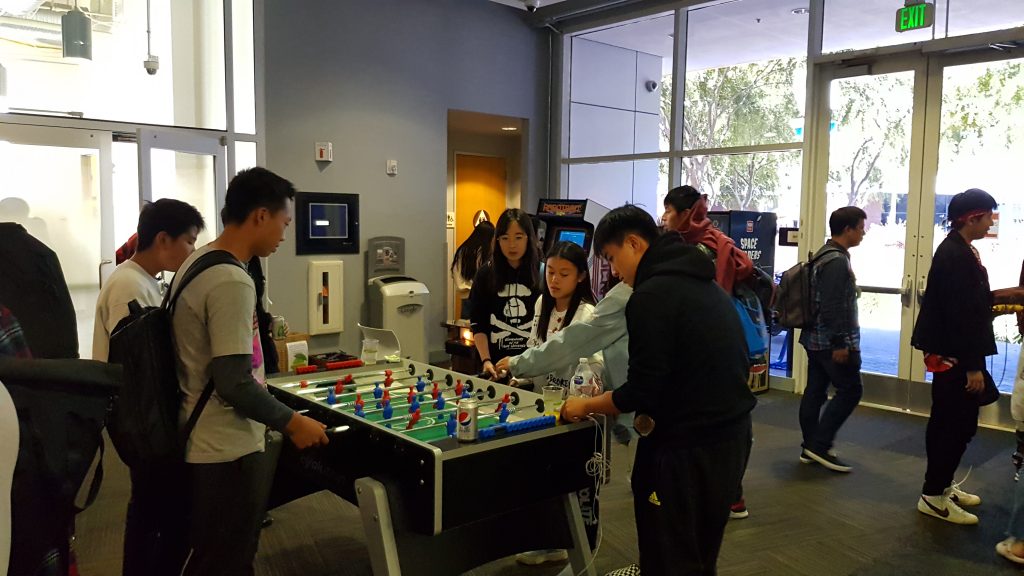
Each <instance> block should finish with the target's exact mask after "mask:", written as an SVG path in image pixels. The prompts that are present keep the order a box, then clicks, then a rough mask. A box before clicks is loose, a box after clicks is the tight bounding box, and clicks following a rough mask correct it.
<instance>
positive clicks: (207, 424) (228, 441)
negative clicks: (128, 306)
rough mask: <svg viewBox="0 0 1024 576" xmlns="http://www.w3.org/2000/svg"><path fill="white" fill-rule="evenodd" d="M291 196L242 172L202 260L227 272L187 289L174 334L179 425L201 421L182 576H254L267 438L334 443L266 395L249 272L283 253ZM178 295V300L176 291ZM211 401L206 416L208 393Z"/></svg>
mask: <svg viewBox="0 0 1024 576" xmlns="http://www.w3.org/2000/svg"><path fill="white" fill-rule="evenodd" d="M294 197H295V188H294V187H293V186H292V184H291V183H290V182H288V181H287V180H285V179H284V178H281V177H280V176H278V175H276V174H274V173H273V172H270V171H269V170H266V169H264V168H250V169H248V170H243V171H242V172H239V173H238V175H236V176H235V177H234V179H232V181H231V184H230V185H229V186H228V190H227V195H226V197H225V200H224V208H223V209H222V210H221V221H222V222H223V224H224V231H223V232H222V233H221V235H220V236H219V237H217V239H216V240H214V241H213V242H211V243H210V244H209V245H208V246H205V247H203V248H201V249H200V250H197V251H196V252H195V254H193V255H192V257H190V258H189V259H188V260H187V261H186V262H185V265H184V266H183V269H187V268H188V267H189V266H190V265H191V264H192V263H193V262H195V261H197V260H199V259H200V258H203V256H204V255H205V254H210V253H213V252H216V251H223V252H227V253H228V254H230V255H231V256H233V257H234V260H235V262H234V264H236V265H230V266H224V265H219V266H213V267H211V268H209V269H208V270H205V271H204V272H202V273H201V274H199V275H198V276H196V278H195V279H194V281H192V282H191V283H190V284H189V285H188V286H187V287H184V288H182V289H181V293H180V297H179V299H178V301H177V305H176V306H175V307H174V312H173V318H172V325H173V333H174V342H175V349H176V351H177V355H178V381H179V382H180V385H181V390H182V392H183V393H184V400H183V402H182V407H181V412H180V418H179V422H180V423H183V424H184V423H186V421H187V420H188V419H189V418H190V417H191V416H192V415H193V412H194V411H199V410H202V411H201V412H199V417H198V420H197V421H196V424H195V428H194V430H193V431H192V433H191V436H190V437H189V438H188V441H187V443H186V449H185V462H186V466H187V468H188V471H187V474H188V484H189V488H190V497H191V502H190V524H189V544H190V547H191V553H190V556H189V558H188V561H187V562H186V564H185V568H184V570H183V572H182V574H184V575H186V576H198V575H217V576H235V575H241V574H246V575H251V574H252V573H253V566H252V563H253V559H254V558H255V555H256V548H257V544H258V541H259V529H260V523H261V521H262V519H263V514H264V511H265V507H266V502H267V496H268V492H269V489H270V486H269V484H268V483H267V482H266V480H265V466H266V464H265V463H264V462H263V455H264V434H265V431H266V428H267V427H270V428H272V429H275V430H279V431H281V432H283V433H284V434H285V435H286V436H288V437H289V438H290V439H291V441H292V443H294V444H295V445H296V447H298V448H300V449H303V448H308V447H312V446H318V445H324V444H326V443H327V442H328V439H327V436H326V434H325V432H324V430H325V427H324V426H323V425H322V424H320V423H319V422H317V421H315V420H312V419H310V418H307V417H306V416H303V415H301V414H298V413H296V412H294V411H292V410H291V409H290V408H288V407H287V406H285V405H284V404H282V403H281V402H279V401H277V400H276V399H275V398H274V397H273V396H271V395H270V393H269V392H268V391H267V387H266V383H265V381H264V374H265V372H264V366H263V355H262V352H261V347H260V339H259V333H258V331H257V330H256V326H257V321H256V316H255V314H256V290H255V287H254V285H253V281H252V278H251V277H250V276H249V275H248V274H247V273H246V271H245V269H244V267H242V263H243V262H248V261H249V260H250V259H251V258H252V257H253V256H260V257H267V256H270V254H272V253H273V252H274V251H276V250H277V246H278V245H279V244H280V243H281V241H282V240H283V239H284V232H285V230H286V229H287V227H288V225H289V223H290V222H291V212H292V202H293V199H294ZM177 289H178V288H177V286H176V285H172V287H171V290H172V296H174V295H176V294H175V293H174V291H175V290H177ZM208 382H212V385H213V394H212V396H210V397H209V402H208V403H207V404H206V406H205V408H203V407H202V406H201V402H202V396H203V392H204V390H205V389H206V388H207V385H208Z"/></svg>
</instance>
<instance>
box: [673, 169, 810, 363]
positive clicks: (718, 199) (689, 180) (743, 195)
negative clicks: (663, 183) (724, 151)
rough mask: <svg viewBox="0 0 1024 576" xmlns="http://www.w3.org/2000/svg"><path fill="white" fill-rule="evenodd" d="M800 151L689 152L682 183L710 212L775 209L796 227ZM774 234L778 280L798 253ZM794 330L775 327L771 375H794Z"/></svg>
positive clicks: (782, 221) (784, 223) (783, 222)
mask: <svg viewBox="0 0 1024 576" xmlns="http://www.w3.org/2000/svg"><path fill="white" fill-rule="evenodd" d="M801 159H802V153H801V152H800V151H799V150H794V151H789V152H768V153H757V154H729V155H720V156H691V157H686V158H683V159H682V161H683V182H684V183H685V184H689V185H691V186H693V187H695V188H697V189H698V190H700V191H701V192H704V193H705V194H707V195H708V204H709V206H710V207H711V209H712V210H749V211H755V212H772V213H774V214H775V215H776V225H777V226H778V227H779V228H787V227H788V228H796V227H797V226H798V224H799V222H800V178H801ZM782 240H784V239H783V237H782V235H781V234H776V235H775V259H774V262H763V261H762V265H765V264H770V265H771V268H772V269H771V270H767V269H766V270H765V271H766V272H771V273H774V275H775V277H776V280H778V279H779V278H780V277H781V275H782V272H784V271H785V270H786V269H788V268H789V267H791V266H792V265H793V264H796V262H797V259H798V257H799V255H798V253H797V249H796V248H795V247H793V246H781V245H780V242H781V241H782ZM792 352H793V334H792V331H789V330H785V329H783V328H782V327H780V326H775V327H773V329H772V343H771V349H770V362H769V365H770V367H771V373H772V375H775V376H791V375H792Z"/></svg>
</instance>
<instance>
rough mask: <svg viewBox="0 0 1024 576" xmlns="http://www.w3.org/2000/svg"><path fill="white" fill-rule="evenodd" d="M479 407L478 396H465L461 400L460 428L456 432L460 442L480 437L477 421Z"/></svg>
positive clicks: (474, 440) (472, 440)
mask: <svg viewBox="0 0 1024 576" xmlns="http://www.w3.org/2000/svg"><path fill="white" fill-rule="evenodd" d="M479 407H480V405H479V404H478V403H477V400H476V398H463V399H462V400H460V401H459V415H458V419H459V428H458V431H457V432H456V433H455V437H456V438H458V439H459V442H476V440H477V439H478V438H479V437H480V431H479V429H478V428H477V422H476V417H477V412H478V411H479Z"/></svg>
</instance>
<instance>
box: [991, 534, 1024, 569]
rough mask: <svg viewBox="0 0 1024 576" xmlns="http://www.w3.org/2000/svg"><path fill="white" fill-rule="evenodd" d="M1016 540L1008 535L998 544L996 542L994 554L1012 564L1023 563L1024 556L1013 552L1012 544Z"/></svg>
mask: <svg viewBox="0 0 1024 576" xmlns="http://www.w3.org/2000/svg"><path fill="white" fill-rule="evenodd" d="M1016 541H1017V539H1016V538H1013V537H1010V538H1007V539H1006V540H1003V541H1002V542H1000V543H999V544H996V554H999V555H1000V556H1002V557H1003V558H1006V559H1007V560H1009V561H1010V562H1013V563H1014V564H1024V558H1021V557H1020V556H1017V555H1016V554H1014V553H1013V545H1014V543H1015V542H1016Z"/></svg>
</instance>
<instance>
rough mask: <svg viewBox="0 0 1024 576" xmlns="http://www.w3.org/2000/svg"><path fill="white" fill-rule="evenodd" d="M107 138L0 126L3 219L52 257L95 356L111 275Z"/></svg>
mask: <svg viewBox="0 0 1024 576" xmlns="http://www.w3.org/2000/svg"><path fill="white" fill-rule="evenodd" d="M111 167H112V165H111V133H110V132H105V131H98V130H77V129H70V128H52V127H42V126H23V125H15V124H0V174H3V182H4V191H3V192H0V221H3V222H17V223H19V224H21V225H22V226H24V227H25V229H26V230H27V231H28V232H29V233H30V234H32V235H33V236H35V237H36V238H37V239H39V240H41V241H42V242H43V243H44V244H46V245H47V246H49V247H50V248H51V249H52V250H53V251H54V252H56V253H57V258H58V259H59V260H60V265H61V269H62V270H63V272H64V279H65V281H66V282H67V285H68V289H69V290H70V292H71V299H72V301H73V302H74V305H75V315H76V319H77V323H78V344H79V354H80V356H81V357H82V358H90V357H91V356H92V331H93V321H94V318H95V315H96V297H97V295H98V294H99V289H100V283H101V282H102V279H103V277H105V276H106V275H109V273H110V271H111V270H112V269H113V266H112V262H113V256H114V230H113V196H112V184H111V173H112V169H111Z"/></svg>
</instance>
